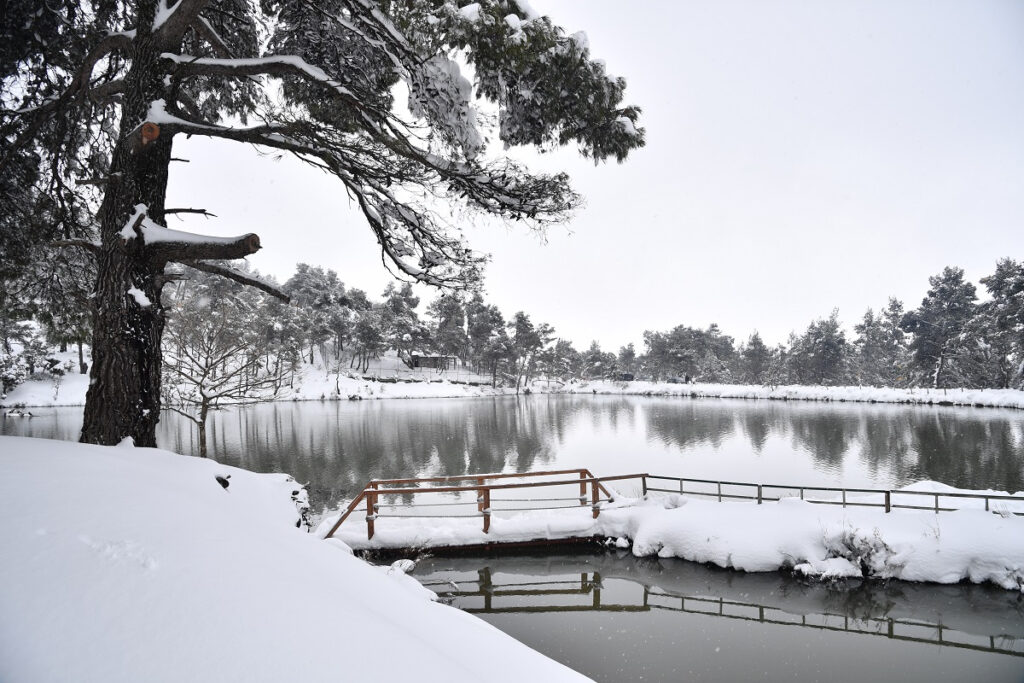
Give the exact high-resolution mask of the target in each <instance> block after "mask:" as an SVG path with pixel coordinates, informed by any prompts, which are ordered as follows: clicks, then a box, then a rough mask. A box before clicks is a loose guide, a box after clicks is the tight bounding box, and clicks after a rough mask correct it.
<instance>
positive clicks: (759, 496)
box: [757, 484, 761, 505]
mask: <svg viewBox="0 0 1024 683" xmlns="http://www.w3.org/2000/svg"><path fill="white" fill-rule="evenodd" d="M757 504H758V505H760V504H761V485H760V484H758V485H757Z"/></svg>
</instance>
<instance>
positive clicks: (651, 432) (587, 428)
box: [0, 395, 1024, 509]
mask: <svg viewBox="0 0 1024 683" xmlns="http://www.w3.org/2000/svg"><path fill="white" fill-rule="evenodd" d="M34 412H35V414H36V417H33V418H31V419H15V418H10V419H5V420H0V433H6V434H21V435H26V436H41V437H49V438H60V439H75V438H77V436H78V431H79V429H80V425H81V409H79V408H59V409H37V410H35V411H34ZM209 439H210V452H211V454H212V457H214V458H216V459H217V460H219V461H221V462H224V463H227V464H231V465H238V466H242V467H246V468H249V469H253V470H257V471H286V472H290V473H292V474H294V475H295V476H296V477H297V478H298V479H299V480H300V481H303V482H310V489H311V495H312V498H313V501H314V505H315V506H316V507H317V508H318V509H319V508H320V507H322V506H324V505H329V506H334V505H337V504H338V503H339V502H340V501H341V500H342V499H344V498H346V497H348V496H350V495H352V494H354V493H355V492H356V491H358V490H359V489H361V488H362V486H363V485H364V483H365V482H366V481H367V480H369V479H370V478H396V477H406V476H443V475H462V474H468V473H474V472H492V471H509V470H515V471H526V470H537V469H543V468H549V467H557V468H562V467H588V468H590V469H591V470H593V471H594V472H595V473H599V474H615V473H622V472H626V471H648V472H652V473H657V474H666V475H674V476H687V477H696V478H711V479H737V480H744V481H760V482H764V483H782V484H794V483H795V484H805V485H811V486H839V485H845V486H851V487H857V486H864V487H871V488H890V487H896V486H902V485H904V484H906V483H909V482H912V481H917V480H919V479H923V478H929V479H935V480H938V481H941V482H944V483H947V484H951V485H954V486H960V487H965V488H992V489H998V490H1009V491H1018V490H1021V489H1024V412H1021V411H1012V410H996V409H980V408H946V407H925V406H895V405H865V404H830V403H804V402H779V401H738V400H736V401H730V400H693V399H688V398H682V399H679V398H676V399H666V398H653V397H614V396H612V397H603V396H585V395H570V396H530V397H520V398H513V397H508V398H496V399H489V398H484V399H438V400H428V399H422V400H408V401H402V400H391V401H360V402H349V401H342V402H329V401H328V402H304V403H275V404H267V405H260V406H251V407H246V408H239V409H230V410H224V411H219V412H216V413H214V414H213V416H212V418H211V424H210V429H209ZM158 441H159V443H160V444H161V445H162V446H164V447H166V448H169V449H172V450H176V451H178V452H182V453H195V452H197V450H198V448H197V444H196V441H195V433H194V428H193V427H192V425H191V424H189V423H186V422H185V421H183V420H182V419H180V418H178V417H176V416H174V415H165V417H164V420H163V421H162V422H161V424H160V428H159V433H158Z"/></svg>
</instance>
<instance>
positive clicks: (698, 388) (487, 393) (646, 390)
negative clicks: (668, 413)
mask: <svg viewBox="0 0 1024 683" xmlns="http://www.w3.org/2000/svg"><path fill="white" fill-rule="evenodd" d="M87 389H88V377H87V376H85V375H66V376H65V377H63V378H62V381H60V382H54V381H48V380H38V379H33V380H28V381H26V382H24V383H23V384H20V385H18V386H17V387H16V388H15V389H14V390H12V391H11V392H10V393H9V394H8V395H7V396H6V397H5V398H3V399H2V400H0V408H3V409H7V410H8V411H10V410H12V409H19V408H40V407H45V408H57V407H76V406H82V405H84V404H85V393H86V391H87ZM516 393H517V392H516V390H515V388H514V387H491V386H489V385H484V384H481V383H478V382H468V381H460V380H457V379H454V380H453V379H448V378H446V377H445V376H444V375H443V374H439V375H437V376H436V377H435V378H431V379H426V378H422V379H420V378H403V377H370V376H360V375H356V374H354V373H353V374H345V373H341V374H335V373H324V372H323V371H322V370H317V369H315V368H309V369H308V370H307V371H306V372H304V373H302V375H301V376H300V379H299V380H298V381H297V382H295V386H293V387H289V388H286V389H284V390H283V391H282V392H281V393H280V394H279V395H278V396H277V397H276V398H275V399H273V400H274V401H278V402H287V401H337V400H372V399H415V398H475V397H494V396H514V395H516ZM519 394H520V395H524V394H570V395H571V394H575V395H585V394H591V395H605V396H607V395H621V396H652V397H679V398H694V399H747V400H768V401H811V402H828V403H889V404H901V405H922V406H952V407H974V408H1011V409H1017V410H1024V391H1020V390H1017V389H928V388H913V389H898V388H891V387H857V386H813V385H784V386H762V385H749V384H748V385H744V384H710V383H691V384H685V383H669V382H649V381H643V380H638V381H630V382H621V381H611V380H580V381H569V382H561V381H555V380H551V381H548V380H544V379H539V380H534V381H533V382H531V383H530V384H529V385H527V386H526V387H524V388H523V389H522V390H521V391H520V392H519ZM227 405H230V404H227V403H226V404H225V407H227Z"/></svg>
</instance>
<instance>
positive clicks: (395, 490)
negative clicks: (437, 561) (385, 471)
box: [324, 468, 1024, 550]
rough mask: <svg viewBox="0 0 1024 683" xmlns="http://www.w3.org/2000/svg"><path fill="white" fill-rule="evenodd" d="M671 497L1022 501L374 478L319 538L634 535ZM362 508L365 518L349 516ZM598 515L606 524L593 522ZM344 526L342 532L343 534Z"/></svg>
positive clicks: (1016, 507) (471, 544) (503, 477)
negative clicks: (645, 510) (636, 520)
mask: <svg viewBox="0 0 1024 683" xmlns="http://www.w3.org/2000/svg"><path fill="white" fill-rule="evenodd" d="M613 484H614V486H613ZM624 484H626V485H631V486H632V490H627V491H618V490H616V489H615V486H622V485H624ZM669 494H676V495H681V496H684V497H698V498H704V499H712V500H714V501H717V502H718V503H725V502H737V501H749V502H752V503H756V504H757V505H762V504H765V503H776V502H781V501H785V500H789V499H797V500H800V501H804V502H806V503H812V504H815V505H832V506H841V507H842V508H877V509H879V510H884V512H885V513H890V512H892V511H894V510H918V511H922V510H923V511H930V512H934V513H940V512H951V511H956V510H965V509H974V510H984V511H988V512H997V513H1000V514H1007V515H1024V497H1022V496H1019V495H1015V496H1011V495H1005V494H1002V493H1000V492H994V491H978V492H973V491H972V492H966V491H961V490H957V489H952V488H951V487H946V486H944V485H941V484H935V483H934V482H927V483H925V485H914V486H910V487H907V488H904V489H898V490H884V489H867V488H840V487H821V486H801V485H782V484H755V483H748V482H737V481H719V480H709V479H690V478H684V477H669V476H663V475H653V474H649V473H633V474H621V475H615V476H607V477H596V476H594V475H593V474H592V473H591V471H590V470H589V469H586V468H577V469H566V470H549V471H539V472H506V473H492V474H466V475H459V476H451V477H419V478H407V479H375V480H372V481H370V482H369V483H368V484H367V485H366V487H365V488H363V490H362V491H361V492H360V493H359V494H358V495H357V496H356V497H355V498H353V500H352V501H351V503H349V505H348V506H347V508H346V509H345V511H344V512H343V513H342V514H341V515H340V516H338V517H337V518H336V519H333V520H330V521H329V524H330V528H329V530H328V531H327V533H326V534H325V536H324V537H325V538H331V537H334V536H335V535H336V534H337V536H338V537H339V538H341V539H342V540H343V541H344V542H345V543H347V544H348V545H350V546H351V547H353V548H354V549H356V550H362V549H405V548H413V547H415V548H420V549H427V548H429V549H432V550H438V549H443V548H448V547H458V548H459V549H462V550H466V549H470V548H478V547H488V548H491V547H495V546H498V545H512V544H516V545H524V544H547V543H552V542H575V541H585V540H592V539H595V538H606V537H613V538H614V537H617V536H630V537H631V536H632V534H631V533H630V530H629V529H628V527H629V526H630V522H629V518H630V515H629V514H628V512H627V510H628V509H629V508H634V507H639V506H642V505H645V504H647V503H649V502H650V500H651V499H652V498H654V497H655V496H665V495H669ZM361 507H362V508H364V509H365V514H364V515H356V512H357V510H360V508H361ZM602 513H603V515H604V519H599V518H601V517H602ZM353 516H355V519H353ZM360 517H361V521H363V522H364V523H365V534H362V533H361V532H359V531H358V530H357V529H356V528H355V527H354V524H353V523H354V522H355V521H356V520H357V519H359V518H360ZM346 521H349V525H348V526H347V527H345V528H344V529H342V525H343V524H345V522H346ZM339 531H340V532H341V533H339ZM382 531H383V533H382ZM364 535H365V538H363V536H364Z"/></svg>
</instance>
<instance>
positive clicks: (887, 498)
mask: <svg viewBox="0 0 1024 683" xmlns="http://www.w3.org/2000/svg"><path fill="white" fill-rule="evenodd" d="M885 511H886V512H887V513H888V512H892V491H886V492H885Z"/></svg>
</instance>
